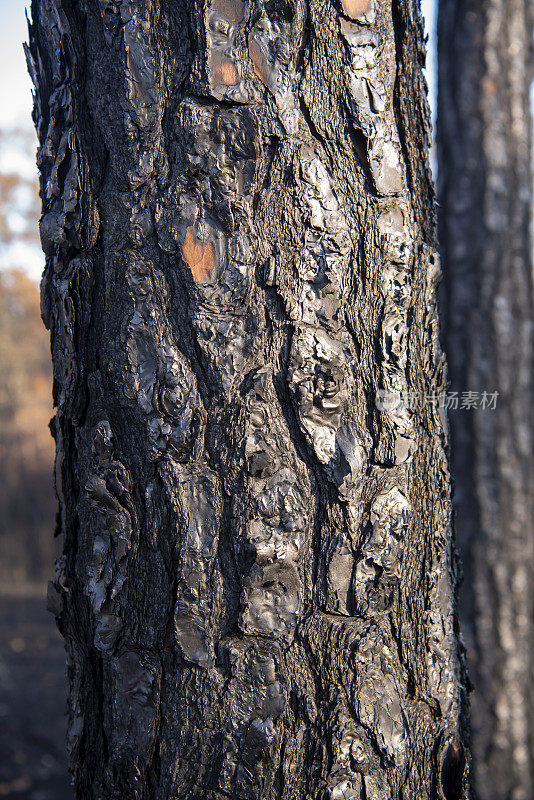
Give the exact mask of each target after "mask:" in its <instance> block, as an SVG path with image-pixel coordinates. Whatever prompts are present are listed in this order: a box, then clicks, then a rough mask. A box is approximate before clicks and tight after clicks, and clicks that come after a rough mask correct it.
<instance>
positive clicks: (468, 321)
mask: <svg viewBox="0 0 534 800" xmlns="http://www.w3.org/2000/svg"><path fill="white" fill-rule="evenodd" d="M533 15H534V6H533V4H532V2H531V0H490V2H481V1H480V0H441V2H440V18H439V71H440V79H439V123H438V128H439V130H438V139H439V158H440V161H439V183H440V207H441V214H440V241H441V244H442V255H443V262H444V274H445V280H444V288H445V292H444V301H445V305H446V310H445V314H444V318H445V325H444V328H445V333H446V346H447V355H448V360H449V364H450V376H451V381H452V389H455V390H457V391H458V392H462V391H466V390H467V391H469V390H470V391H473V392H478V393H480V394H479V396H480V397H482V393H483V392H484V391H487V392H495V391H498V392H499V396H498V399H497V406H496V409H495V410H490V409H487V410H483V409H479V410H477V411H473V410H464V411H461V410H458V411H453V412H451V415H450V420H451V428H452V456H453V458H452V467H453V476H454V479H455V511H456V530H457V536H458V542H459V547H460V550H461V555H462V560H463V565H464V572H465V579H464V586H463V588H462V592H461V601H460V619H461V622H462V629H463V631H464V632H465V635H466V640H467V650H468V657H469V665H470V674H471V678H472V680H473V683H474V692H473V696H472V698H473V699H472V709H473V712H472V722H473V739H472V741H473V754H474V760H475V766H474V775H475V782H476V785H477V788H478V794H479V795H480V797H481V798H483V800H503V799H504V798H514V800H530V798H532V797H533V796H534V771H533V766H534V764H533V746H534V741H533V732H534V728H533V724H534V716H533V701H534V696H533V693H532V688H531V687H532V683H533V668H532V664H533V663H534V650H533V644H534V640H533V611H534V607H533V600H532V593H533V589H534V585H533V566H534V516H533V512H534V508H533V499H534V473H533V470H532V445H533V442H532V430H533V429H532V421H533V416H532V399H533V388H534V387H533V378H532V367H533V349H532V325H533V319H534V317H533V302H532V298H533V295H532V240H531V237H530V234H529V221H530V214H531V210H532V199H531V179H532V173H531V117H530V110H529V89H530V84H531V81H532V77H533V69H532V68H533V59H532V22H533Z"/></svg>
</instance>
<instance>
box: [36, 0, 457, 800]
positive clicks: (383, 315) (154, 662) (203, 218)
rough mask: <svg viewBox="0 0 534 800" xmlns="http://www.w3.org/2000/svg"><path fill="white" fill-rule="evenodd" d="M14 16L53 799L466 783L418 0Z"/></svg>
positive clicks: (138, 2) (427, 790) (218, 0)
mask: <svg viewBox="0 0 534 800" xmlns="http://www.w3.org/2000/svg"><path fill="white" fill-rule="evenodd" d="M32 14H33V23H32V26H31V37H30V39H31V41H30V48H29V63H30V68H31V70H32V72H33V75H34V82H35V85H36V107H35V119H36V123H37V126H38V132H39V137H40V142H41V147H40V151H39V156H38V159H39V165H40V169H41V176H42V196H43V217H42V221H41V235H42V241H43V247H44V250H45V252H46V254H47V265H46V270H45V274H44V278H43V284H42V297H43V315H44V318H45V320H46V323H47V325H48V326H49V327H50V330H51V334H52V349H53V358H54V373H55V385H54V398H55V403H56V406H57V413H56V416H55V419H54V422H53V430H54V434H55V438H56V443H57V461H56V484H57V492H58V497H59V502H60V530H61V533H62V535H63V536H64V559H63V561H62V563H61V564H60V565H59V570H58V575H57V577H56V581H55V583H54V585H53V587H52V588H51V591H50V604H51V607H52V608H53V610H54V611H55V614H56V616H57V618H58V621H59V626H60V629H61V631H62V632H63V634H64V636H65V639H66V642H67V648H68V653H69V667H68V671H69V679H70V699H69V708H70V712H69V713H70V728H69V730H70V733H69V744H70V753H71V766H72V772H73V775H74V781H75V786H76V792H77V797H79V798H83V799H84V800H88V798H94V799H95V800H96V799H97V798H99V799H100V798H117V799H118V798H121V800H124V798H145V799H146V800H148V798H154V800H155V799H156V798H158V799H159V800H164V799H165V800H169V799H170V798H177V799H178V798H180V799H183V800H195V798H198V800H215V798H225V797H232V798H243V800H256V799H257V800H260V798H261V799H262V800H267V799H269V800H275V798H276V799H277V800H281V799H282V798H285V799H286V800H289V798H292V799H294V800H297V798H298V799H299V800H309V799H310V798H317V800H319V798H322V799H323V800H324V799H326V798H330V799H331V800H341V798H345V800H348V798H368V799H370V798H373V799H374V800H378V798H380V800H388V799H390V798H391V800H393V798H399V797H400V796H401V795H402V797H403V798H404V800H415V799H416V798H417V800H424V799H425V798H437V797H439V798H444V799H445V800H457V798H462V797H465V796H466V793H467V790H466V782H467V767H466V758H465V755H464V753H465V730H464V728H465V715H464V689H463V667H462V662H461V653H460V651H459V647H458V642H457V638H456V624H455V611H454V604H455V601H454V591H455V565H454V559H453V556H452V554H451V535H450V501H449V474H448V468H447V461H446V457H445V451H444V448H445V444H446V442H445V434H444V430H443V426H442V421H441V417H440V413H439V408H438V406H437V404H434V403H432V402H430V403H428V404H426V405H425V407H424V408H420V409H418V410H415V411H411V410H409V409H408V408H407V407H406V404H405V405H403V404H402V403H401V402H400V396H401V394H406V393H407V392H412V393H417V394H418V395H424V394H427V395H428V394H431V395H432V396H434V395H436V394H437V393H438V392H439V391H440V387H442V386H443V359H442V356H441V353H440V350H439V344H438V341H437V320H436V314H435V301H434V288H435V283H436V280H437V278H438V274H439V268H438V264H437V261H436V254H435V241H434V216H433V214H434V211H433V190H432V185H431V181H430V178H429V173H428V165H427V139H428V112H427V106H426V100H425V87H424V80H423V78H422V72H421V63H422V60H423V58H424V53H423V35H422V27H421V20H420V16H419V11H418V3H416V2H413V3H412V2H411V0H394V3H393V8H392V7H391V3H390V2H389V0H388V1H386V0H345V5H344V6H343V7H341V6H339V7H337V6H336V5H335V4H334V3H332V2H321V1H320V0H310V2H309V3H307V2H305V0H294V1H292V0H288V1H287V2H284V0H268V2H265V3H262V1H261V0H253V1H251V2H250V3H249V2H247V3H243V2H242V0H211V2H208V3H206V4H205V5H203V4H202V3H200V2H199V1H198V0H188V2H182V3H167V2H161V1H160V0H122V2H111V0H109V1H107V0H101V1H100V3H97V2H91V0H87V1H86V2H80V3H72V2H69V0H40V1H39V0H34V2H33V7H32ZM377 399H378V402H376V400H377Z"/></svg>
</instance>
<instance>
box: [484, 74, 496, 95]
mask: <svg viewBox="0 0 534 800" xmlns="http://www.w3.org/2000/svg"><path fill="white" fill-rule="evenodd" d="M482 87H483V89H484V93H485V94H489V95H494V94H497V89H498V86H497V84H496V82H495V81H494V80H492V79H491V78H484V80H483V81H482Z"/></svg>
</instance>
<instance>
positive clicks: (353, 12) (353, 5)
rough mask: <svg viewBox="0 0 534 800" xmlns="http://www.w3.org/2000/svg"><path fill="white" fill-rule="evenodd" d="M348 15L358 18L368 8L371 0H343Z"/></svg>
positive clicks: (344, 9)
mask: <svg viewBox="0 0 534 800" xmlns="http://www.w3.org/2000/svg"><path fill="white" fill-rule="evenodd" d="M341 2H342V5H343V11H344V12H345V14H346V15H347V17H352V19H357V18H358V17H361V16H362V14H365V12H366V11H367V10H368V8H369V5H370V3H371V0H341Z"/></svg>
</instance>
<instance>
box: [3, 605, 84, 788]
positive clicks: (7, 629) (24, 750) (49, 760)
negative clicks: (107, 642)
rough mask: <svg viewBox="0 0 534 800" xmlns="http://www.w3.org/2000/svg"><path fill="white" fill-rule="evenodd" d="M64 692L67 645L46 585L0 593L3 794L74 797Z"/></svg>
mask: <svg viewBox="0 0 534 800" xmlns="http://www.w3.org/2000/svg"><path fill="white" fill-rule="evenodd" d="M34 594H35V593H34ZM65 698H66V677H65V650H64V648H63V642H62V639H61V637H60V636H59V633H58V632H57V629H56V626H55V623H54V618H53V617H52V615H51V614H50V613H48V612H47V610H46V607H45V600H44V591H43V595H42V596H31V597H27V596H25V597H20V596H17V597H2V596H0V798H10V799H11V798H12V799H13V800H67V798H68V799H69V800H70V798H72V797H73V791H72V789H71V787H70V777H69V775H68V772H67V757H66V752H65V730H66V717H65V712H66V699H65Z"/></svg>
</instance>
